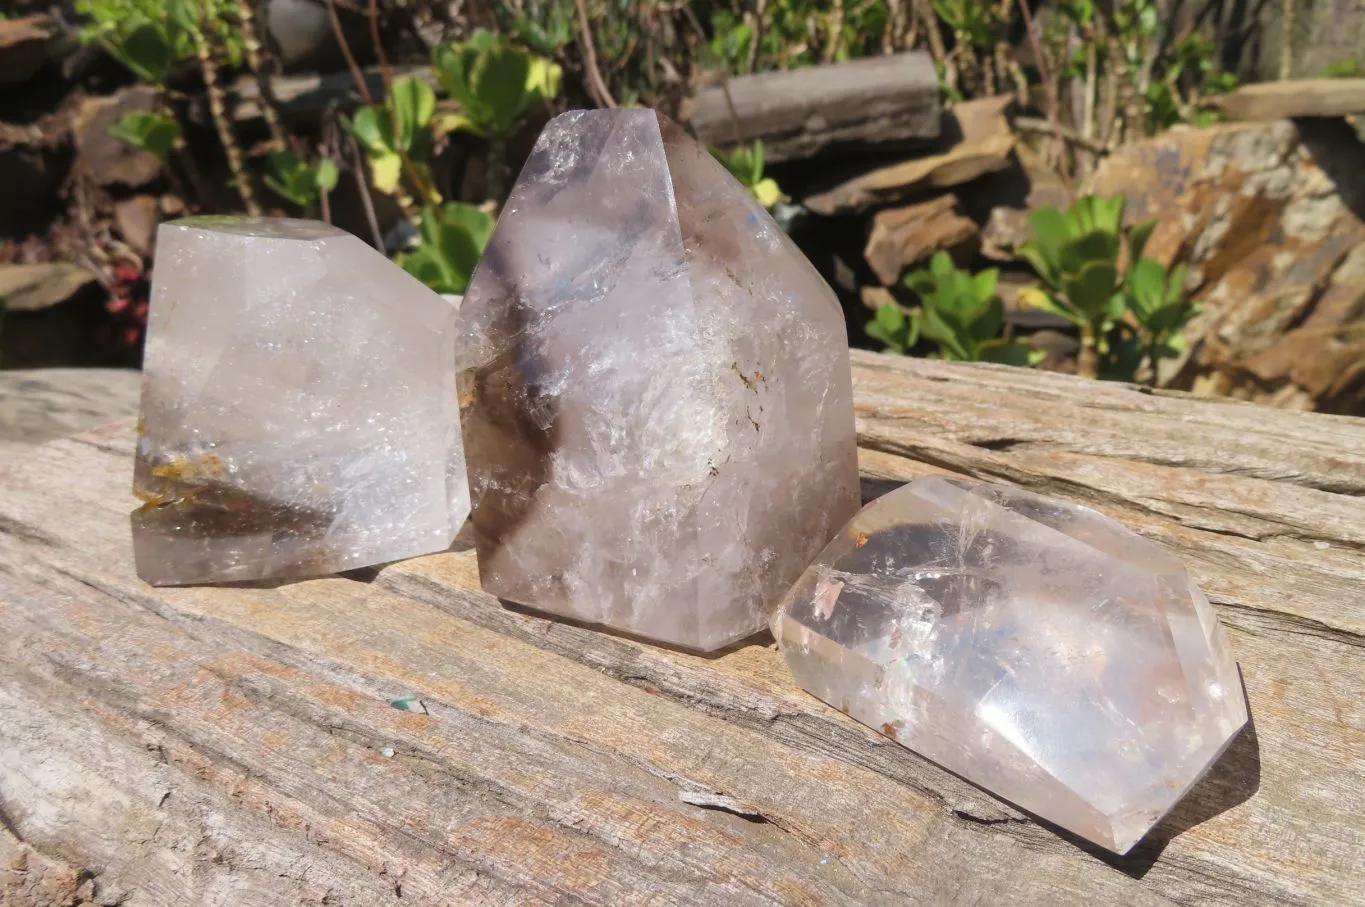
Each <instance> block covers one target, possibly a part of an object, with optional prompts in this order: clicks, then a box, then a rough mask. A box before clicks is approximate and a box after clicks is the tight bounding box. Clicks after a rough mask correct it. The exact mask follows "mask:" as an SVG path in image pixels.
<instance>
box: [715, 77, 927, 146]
mask: <svg viewBox="0 0 1365 907" xmlns="http://www.w3.org/2000/svg"><path fill="white" fill-rule="evenodd" d="M727 94H728V99H727ZM732 105H733V106H732ZM691 122H692V128H693V130H694V131H695V132H696V134H697V137H698V138H699V139H701V140H702V141H703V142H705V143H707V144H708V145H715V146H719V147H733V146H735V145H736V144H741V143H747V142H752V141H753V140H755V139H762V140H763V150H764V153H765V155H766V157H767V159H768V160H770V161H786V160H794V159H800V158H809V157H814V156H816V155H818V154H820V153H821V152H824V151H827V150H830V149H832V148H834V147H835V146H839V145H844V144H849V143H878V142H893V141H903V140H907V139H932V138H936V137H937V136H938V134H939V104H938V78H937V76H936V75H935V74H934V63H933V60H932V59H930V57H929V55H928V54H925V53H921V52H913V53H902V54H893V55H890V56H884V57H869V58H867V59H863V60H854V61H851V62H848V63H839V64H836V65H832V66H815V67H810V68H807V69H792V70H786V71H783V72H765V73H758V74H756V75H749V76H739V77H736V78H731V79H728V80H725V81H721V82H718V83H713V84H711V85H708V86H707V87H705V88H703V89H702V90H701V91H699V92H698V94H697V97H696V102H695V107H694V109H693V111H692V116H691Z"/></svg>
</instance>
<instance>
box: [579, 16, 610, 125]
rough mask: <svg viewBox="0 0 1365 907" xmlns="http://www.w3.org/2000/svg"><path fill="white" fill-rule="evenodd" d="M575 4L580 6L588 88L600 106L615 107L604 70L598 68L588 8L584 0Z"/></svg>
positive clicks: (580, 24)
mask: <svg viewBox="0 0 1365 907" xmlns="http://www.w3.org/2000/svg"><path fill="white" fill-rule="evenodd" d="M574 5H575V6H577V7H578V25H579V28H581V29H582V30H583V34H581V35H580V36H579V38H580V40H582V42H583V60H584V62H585V63H586V64H587V70H588V73H587V75H588V90H589V91H590V92H591V93H592V96H593V100H594V101H596V102H597V104H598V106H599V107H615V106H616V101H615V100H614V99H613V98H612V96H611V92H610V91H608V90H607V83H606V81H605V80H603V78H602V70H600V69H598V68H597V48H595V47H594V46H593V38H592V24H591V23H590V22H588V8H587V7H586V6H585V5H584V4H583V0H574Z"/></svg>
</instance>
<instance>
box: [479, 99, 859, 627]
mask: <svg viewBox="0 0 1365 907" xmlns="http://www.w3.org/2000/svg"><path fill="white" fill-rule="evenodd" d="M461 337H462V339H461V345H460V354H459V357H460V363H461V368H462V372H461V385H460V393H461V415H462V417H463V424H464V438H465V450H466V452H467V454H468V457H469V481H470V487H471V492H472V494H473V501H474V510H473V525H474V531H475V537H476V541H477V545H478V553H479V570H480V574H481V576H482V581H483V586H484V588H485V589H486V590H488V591H489V592H492V593H493V594H495V595H497V596H500V597H501V598H504V599H508V600H511V601H514V602H518V603H521V604H523V605H527V606H530V607H533V608H537V609H541V610H544V611H549V612H552V613H555V614H559V615H564V616H567V617H571V618H576V619H578V620H581V621H584V622H588V623H596V624H602V625H607V626H610V627H613V628H616V629H618V630H621V631H624V632H627V633H631V634H636V635H640V636H646V637H650V638H652V639H656V640H660V641H663V642H666V643H670V644H674V645H677V646H682V647H686V648H693V649H701V650H711V649H715V648H718V647H721V646H724V645H726V644H727V643H730V642H732V641H735V640H738V639H741V638H743V637H745V636H748V635H750V634H752V633H753V632H755V631H757V630H759V629H761V628H762V627H763V625H764V622H765V621H766V617H767V612H768V609H769V608H770V607H771V606H772V605H773V604H775V603H776V600H777V599H778V598H779V597H780V596H781V595H782V593H783V592H785V591H786V589H787V588H788V587H789V586H790V585H791V583H792V582H793V581H794V580H795V579H796V578H797V577H798V576H799V575H800V573H801V571H802V570H803V569H805V567H806V565H807V564H809V563H810V559H811V558H812V557H813V556H814V555H815V554H816V553H817V552H818V551H819V550H820V549H821V548H823V547H824V545H825V544H826V543H827V542H828V541H829V539H830V538H832V537H833V535H834V533H835V532H837V531H838V529H839V527H840V526H841V525H843V523H844V522H845V521H846V520H847V519H848V518H849V517H850V516H852V515H853V513H854V512H856V510H857V507H858V469H857V449H856V440H855V436H854V425H853V403H852V381H851V376H850V372H849V359H848V344H847V336H846V333H845V327H844V316H843V313H842V311H841V309H840V306H839V303H838V300H837V299H836V298H835V296H834V294H833V292H832V291H831V290H830V289H829V287H828V285H826V284H825V282H824V281H823V280H822V279H821V278H820V276H819V275H818V274H817V273H816V272H815V270H814V269H813V268H812V267H811V265H810V263H809V262H808V261H807V260H806V259H805V257H804V256H803V255H802V254H801V252H800V251H799V250H798V249H797V248H796V246H795V245H794V244H793V243H792V242H791V240H790V239H788V238H787V236H786V234H785V233H783V232H782V230H781V229H780V228H779V227H778V226H777V225H776V224H775V223H774V222H773V220H772V218H771V217H769V215H768V213H767V212H766V211H764V210H763V208H762V207H761V206H760V205H759V204H758V203H757V202H756V201H755V200H754V199H753V197H752V196H751V195H750V194H749V193H748V192H747V191H746V190H745V189H744V188H743V187H742V186H741V185H740V184H739V183H738V182H737V181H736V180H735V179H734V178H733V177H731V176H730V174H729V173H728V172H727V171H726V170H725V169H724V167H722V166H721V165H720V164H719V163H718V162H717V161H716V160H715V159H714V158H712V156H711V155H710V154H709V153H707V151H706V150H705V149H704V148H702V147H701V146H699V145H698V144H697V143H696V142H694V141H693V140H692V139H691V138H690V137H688V136H687V135H686V134H685V133H684V132H683V131H682V130H681V129H680V128H679V127H678V126H677V125H675V124H674V123H672V122H670V121H669V120H667V119H665V118H663V117H660V116H659V115H658V114H656V113H654V112H653V111H650V110H601V111H592V112H584V111H575V112H570V113H566V114H563V115H562V116H560V117H558V118H556V119H555V120H553V121H552V122H551V123H550V124H549V125H548V126H547V127H546V129H545V131H544V132H543V133H542V135H541V137H540V140H539V142H538V143H537V145H536V147H535V149H534V151H533V152H532V154H531V157H530V160H529V161H528V162H527V164H526V167H525V169H524V170H523V171H522V173H521V176H520V177H519V179H518V181H517V183H516V186H515V188H514V189H513V190H512V194H511V198H510V199H509V200H508V203H507V206H506V208H505V209H504V211H503V213H502V217H501V219H500V220H499V222H498V227H497V230H496V232H495V233H494V235H493V237H492V239H491V241H490V242H489V245H488V248H487V250H486V251H485V253H484V257H483V260H482V261H481V262H480V264H479V267H478V269H477V270H476V271H475V273H474V277H473V280H472V282H471V284H470V287H469V290H468V292H467V293H466V295H465V301H464V307H463V309H462V334H461Z"/></svg>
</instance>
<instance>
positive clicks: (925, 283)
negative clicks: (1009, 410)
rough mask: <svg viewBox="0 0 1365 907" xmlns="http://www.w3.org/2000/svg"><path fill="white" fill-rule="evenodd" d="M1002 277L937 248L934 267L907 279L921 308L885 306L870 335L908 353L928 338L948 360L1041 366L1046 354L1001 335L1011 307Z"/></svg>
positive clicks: (870, 325)
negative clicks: (967, 267) (965, 266)
mask: <svg viewBox="0 0 1365 907" xmlns="http://www.w3.org/2000/svg"><path fill="white" fill-rule="evenodd" d="M999 277H1000V272H999V271H998V270H997V269H995V268H991V269H989V270H986V271H982V272H981V273H979V274H975V275H973V274H970V273H968V272H967V271H963V270H960V269H959V268H958V267H957V266H956V265H954V264H953V258H952V256H951V255H949V254H948V253H947V252H942V251H940V252H936V253H934V257H933V258H932V259H930V261H929V267H928V268H925V269H923V270H919V271H914V272H912V273H910V274H908V275H906V278H905V285H906V286H907V287H909V288H910V289H911V290H913V291H914V292H915V294H916V295H917V296H919V299H920V308H919V309H918V310H915V311H911V312H910V313H909V314H908V315H907V314H906V313H904V312H902V311H901V310H900V308H899V307H898V306H896V305H894V304H887V305H883V306H882V307H881V308H879V309H878V310H877V315H876V317H875V318H874V319H873V321H872V322H871V323H870V324H868V326H867V333H868V336H870V337H874V338H876V339H878V340H881V341H882V342H883V343H885V344H886V345H887V346H888V347H889V348H890V349H893V350H896V351H898V352H902V353H903V352H906V351H907V350H908V349H910V348H911V347H913V346H914V345H915V343H916V342H917V341H918V340H919V339H920V338H921V337H924V338H927V339H929V340H932V341H934V342H935V343H936V344H937V345H938V348H939V352H938V355H939V356H941V357H942V358H944V359H949V360H955V361H959V362H1003V363H1008V364H1010V365H1035V364H1037V362H1038V361H1040V360H1041V359H1042V353H1040V352H1037V351H1035V350H1031V349H1029V347H1028V344H1026V343H1023V342H1022V341H1019V340H1016V339H1012V338H1005V337H1000V336H998V335H999V334H1000V329H1001V328H1002V327H1003V326H1004V323H1005V306H1004V303H1002V302H1001V301H1000V296H999V294H998V293H997V292H996V289H997V286H998V280H999Z"/></svg>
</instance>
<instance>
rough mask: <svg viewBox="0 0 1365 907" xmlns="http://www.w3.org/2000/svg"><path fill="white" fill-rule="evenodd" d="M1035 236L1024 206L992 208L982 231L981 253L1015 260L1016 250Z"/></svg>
mask: <svg viewBox="0 0 1365 907" xmlns="http://www.w3.org/2000/svg"><path fill="white" fill-rule="evenodd" d="M1032 238H1033V227H1032V226H1031V225H1030V224H1029V212H1028V211H1026V210H1024V209H1023V208H1007V207H1004V206H1003V205H1002V206H1001V207H999V208H992V209H991V214H990V217H989V219H987V221H986V228H985V229H984V230H982V231H981V254H982V255H984V256H986V257H987V258H989V259H992V260H994V261H1013V260H1014V258H1015V252H1016V251H1017V250H1018V249H1019V247H1020V246H1022V245H1023V244H1024V243H1026V242H1028V241H1029V240H1030V239H1032Z"/></svg>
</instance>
